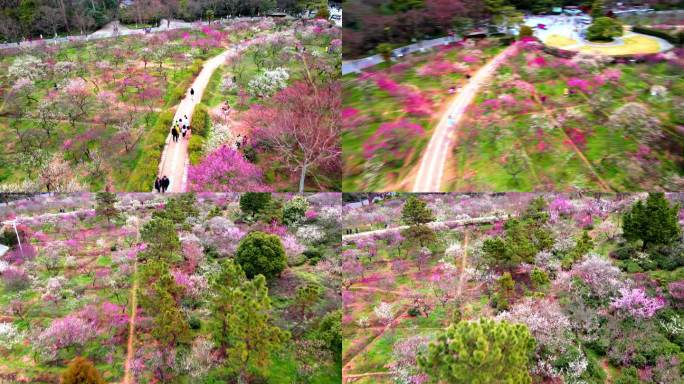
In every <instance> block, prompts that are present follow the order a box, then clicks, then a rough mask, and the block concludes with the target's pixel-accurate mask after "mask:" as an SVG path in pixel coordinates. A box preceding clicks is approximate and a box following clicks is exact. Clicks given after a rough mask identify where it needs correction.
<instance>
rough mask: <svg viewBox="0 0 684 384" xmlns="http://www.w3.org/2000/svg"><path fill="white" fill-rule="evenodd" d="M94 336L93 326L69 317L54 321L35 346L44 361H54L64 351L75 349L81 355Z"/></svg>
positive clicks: (74, 317) (79, 319)
mask: <svg viewBox="0 0 684 384" xmlns="http://www.w3.org/2000/svg"><path fill="white" fill-rule="evenodd" d="M94 334H95V332H94V329H93V327H92V325H91V324H89V323H88V322H86V321H85V320H83V319H81V318H78V317H76V316H74V315H69V316H66V317H63V318H60V319H55V320H53V321H52V324H50V326H49V327H48V328H47V329H45V330H44V331H43V332H41V333H40V334H38V337H37V340H36V343H35V345H34V346H35V348H36V351H37V352H38V353H39V354H40V356H41V357H42V358H43V359H45V360H47V361H54V360H55V359H56V358H57V356H58V353H59V351H60V350H63V349H66V350H70V349H75V350H76V352H77V353H79V351H80V350H81V349H82V348H83V346H84V345H85V344H86V343H87V342H88V341H89V340H90V339H91V338H92V337H93V336H94Z"/></svg>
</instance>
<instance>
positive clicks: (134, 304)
mask: <svg viewBox="0 0 684 384" xmlns="http://www.w3.org/2000/svg"><path fill="white" fill-rule="evenodd" d="M130 302H131V316H130V317H129V319H128V344H127V347H126V348H127V350H126V364H125V368H124V378H123V381H122V384H132V383H133V382H132V381H131V364H133V357H135V349H134V344H135V316H136V313H137V308H138V260H137V257H136V260H135V263H134V264H133V286H132V287H131V300H130Z"/></svg>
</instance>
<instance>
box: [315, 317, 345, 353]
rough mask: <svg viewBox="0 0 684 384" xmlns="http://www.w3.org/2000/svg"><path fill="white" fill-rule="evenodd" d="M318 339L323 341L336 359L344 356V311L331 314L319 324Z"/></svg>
mask: <svg viewBox="0 0 684 384" xmlns="http://www.w3.org/2000/svg"><path fill="white" fill-rule="evenodd" d="M317 338H318V339H320V340H323V342H325V345H326V346H327V347H328V349H329V350H330V352H332V353H333V354H334V355H335V356H336V358H338V359H339V358H340V356H341V355H342V310H340V309H338V310H336V311H332V312H329V313H328V314H326V315H325V316H323V318H322V319H321V322H320V324H318V330H317Z"/></svg>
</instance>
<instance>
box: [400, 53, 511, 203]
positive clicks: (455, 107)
mask: <svg viewBox="0 0 684 384" xmlns="http://www.w3.org/2000/svg"><path fill="white" fill-rule="evenodd" d="M516 49H517V46H516V45H515V44H513V45H510V46H508V48H506V49H505V50H504V51H502V52H501V53H499V54H498V55H497V56H495V57H494V58H493V59H492V60H490V61H489V63H487V64H486V65H485V66H484V67H482V68H480V70H478V71H477V73H476V74H475V75H474V76H473V77H472V78H471V79H470V81H469V82H468V84H466V85H465V87H463V89H461V92H460V93H459V94H458V95H457V96H456V98H455V99H454V100H453V101H452V102H451V105H449V108H448V109H447V111H446V113H444V115H443V116H442V118H441V119H440V120H439V123H437V127H436V128H435V129H434V133H433V134H432V137H431V138H430V142H429V144H428V146H427V148H426V149H425V151H424V152H423V158H422V159H421V162H420V168H419V170H418V174H417V175H416V178H415V181H414V185H413V192H441V184H442V177H443V176H444V167H445V164H446V161H447V159H448V157H449V151H450V149H451V145H452V136H453V133H454V131H455V129H456V127H457V126H458V124H459V123H460V122H461V119H462V117H463V115H464V114H465V111H466V108H468V106H469V105H470V104H471V103H472V102H473V99H475V96H476V95H477V93H478V92H479V91H480V88H481V87H482V85H484V84H485V83H486V82H487V81H488V80H489V79H490V78H491V77H492V75H493V74H494V73H495V72H496V70H497V68H499V65H501V63H503V62H504V61H505V60H506V59H507V58H508V56H509V55H510V54H511V53H513V52H515V50H516Z"/></svg>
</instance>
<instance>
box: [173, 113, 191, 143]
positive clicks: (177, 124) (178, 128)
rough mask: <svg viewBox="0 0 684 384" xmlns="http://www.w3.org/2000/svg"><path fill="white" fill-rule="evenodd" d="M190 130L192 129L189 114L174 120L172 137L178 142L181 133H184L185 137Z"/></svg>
mask: <svg viewBox="0 0 684 384" xmlns="http://www.w3.org/2000/svg"><path fill="white" fill-rule="evenodd" d="M188 131H190V120H188V115H183V118H181V119H178V121H174V122H173V128H171V138H172V139H173V141H175V142H176V143H177V142H178V139H179V138H180V136H181V135H183V138H184V139H185V136H186V135H187V134H188Z"/></svg>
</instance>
